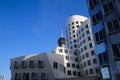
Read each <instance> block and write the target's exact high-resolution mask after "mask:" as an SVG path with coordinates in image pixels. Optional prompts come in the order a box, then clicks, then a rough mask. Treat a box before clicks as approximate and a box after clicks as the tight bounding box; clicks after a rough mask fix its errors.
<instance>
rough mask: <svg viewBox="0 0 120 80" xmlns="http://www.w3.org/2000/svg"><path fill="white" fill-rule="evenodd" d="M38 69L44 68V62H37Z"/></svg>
mask: <svg viewBox="0 0 120 80" xmlns="http://www.w3.org/2000/svg"><path fill="white" fill-rule="evenodd" d="M38 67H39V68H43V67H44V62H43V60H38Z"/></svg>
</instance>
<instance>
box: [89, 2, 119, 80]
mask: <svg viewBox="0 0 120 80" xmlns="http://www.w3.org/2000/svg"><path fill="white" fill-rule="evenodd" d="M87 3H88V11H89V15H90V20H91V26H92V30H93V34H94V41H95V47H96V53H97V56H98V61H99V66H100V69H101V73H102V79H112V80H119V79H120V0H87Z"/></svg>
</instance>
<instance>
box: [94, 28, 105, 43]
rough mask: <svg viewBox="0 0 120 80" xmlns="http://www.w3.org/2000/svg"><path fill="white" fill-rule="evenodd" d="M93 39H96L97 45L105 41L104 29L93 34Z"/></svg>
mask: <svg viewBox="0 0 120 80" xmlns="http://www.w3.org/2000/svg"><path fill="white" fill-rule="evenodd" d="M95 39H96V43H97V44H100V43H102V42H103V41H104V39H105V33H104V29H102V30H100V31H99V32H96V33H95Z"/></svg>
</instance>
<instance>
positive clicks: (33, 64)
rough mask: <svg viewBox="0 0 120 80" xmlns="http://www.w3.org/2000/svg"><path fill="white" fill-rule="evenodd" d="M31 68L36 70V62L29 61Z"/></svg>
mask: <svg viewBox="0 0 120 80" xmlns="http://www.w3.org/2000/svg"><path fill="white" fill-rule="evenodd" d="M29 66H30V68H34V67H35V62H34V61H33V60H30V61H29Z"/></svg>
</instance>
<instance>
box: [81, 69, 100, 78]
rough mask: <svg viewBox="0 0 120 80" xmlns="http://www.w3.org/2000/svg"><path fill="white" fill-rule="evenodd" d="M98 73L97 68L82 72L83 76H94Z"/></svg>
mask: <svg viewBox="0 0 120 80" xmlns="http://www.w3.org/2000/svg"><path fill="white" fill-rule="evenodd" d="M98 72H99V69H98V67H95V71H94V69H93V68H90V69H86V70H84V71H83V75H87V76H88V75H90V74H95V73H98Z"/></svg>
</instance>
